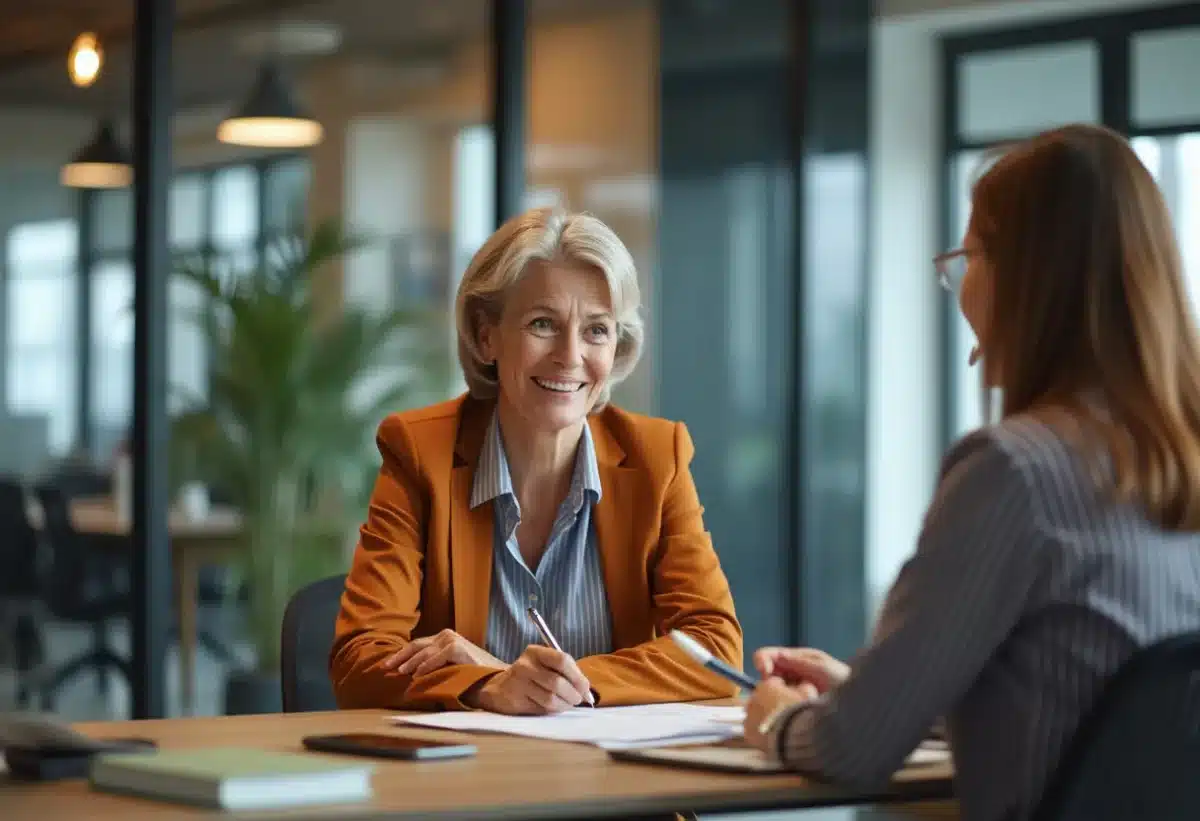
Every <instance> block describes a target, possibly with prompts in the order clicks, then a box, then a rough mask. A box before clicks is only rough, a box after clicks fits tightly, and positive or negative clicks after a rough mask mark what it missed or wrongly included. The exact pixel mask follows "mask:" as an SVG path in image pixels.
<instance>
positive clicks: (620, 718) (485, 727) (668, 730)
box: [392, 704, 746, 750]
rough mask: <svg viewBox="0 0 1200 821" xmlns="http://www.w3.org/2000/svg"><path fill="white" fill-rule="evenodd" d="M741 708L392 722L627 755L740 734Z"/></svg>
mask: <svg viewBox="0 0 1200 821" xmlns="http://www.w3.org/2000/svg"><path fill="white" fill-rule="evenodd" d="M745 715H746V713H745V710H744V708H742V707H710V706H707V705H701V704H646V705H638V706H635V707H597V708H591V707H577V708H575V709H573V710H567V711H566V712H564V713H558V714H557V715H550V716H505V715H498V714H496V713H483V712H469V713H433V714H429V715H406V716H395V717H393V718H392V721H395V722H397V723H400V724H412V725H416V726H419V727H435V728H439V729H444V730H458V731H460V732H478V733H503V734H506V735H520V736H527V737H529V738H544V739H550V740H552V741H573V742H578V743H582V744H593V745H595V746H597V747H602V748H604V749H606V750H630V749H638V748H641V747H663V746H668V745H673V744H704V743H710V742H716V741H724V740H726V739H729V738H735V737H737V736H740V735H741V734H742V721H743V719H744V718H745Z"/></svg>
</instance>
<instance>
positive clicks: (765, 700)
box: [742, 678, 818, 752]
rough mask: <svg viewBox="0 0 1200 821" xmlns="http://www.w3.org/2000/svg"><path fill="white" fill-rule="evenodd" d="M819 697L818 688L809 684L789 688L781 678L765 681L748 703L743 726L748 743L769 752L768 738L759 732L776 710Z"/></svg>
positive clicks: (755, 690) (756, 689) (755, 689)
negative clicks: (761, 725)
mask: <svg viewBox="0 0 1200 821" xmlns="http://www.w3.org/2000/svg"><path fill="white" fill-rule="evenodd" d="M817 695H818V694H817V688H816V687H814V686H813V685H811V684H808V683H807V682H806V683H804V684H797V685H795V686H789V685H787V684H785V683H784V681H783V679H779V678H768V679H766V680H765V681H763V682H762V683H761V684H759V685H758V686H757V687H756V688H754V694H753V695H752V696H750V700H749V701H748V702H746V721H745V723H744V724H743V725H742V729H743V732H744V734H745V738H746V743H747V744H750V745H751V746H754V747H757V748H758V749H760V750H762V751H763V752H767V737H766V736H765V735H764V734H763V733H762V732H760V731H759V725H760V724H762V723H763V721H765V720H766V718H767V717H768V716H770V715H772V714H773V713H774V712H775V711H776V710H778V709H780V708H782V707H785V706H789V705H792V704H801V703H803V702H805V701H812V700H813V699H814V698H817Z"/></svg>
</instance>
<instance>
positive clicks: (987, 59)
mask: <svg viewBox="0 0 1200 821" xmlns="http://www.w3.org/2000/svg"><path fill="white" fill-rule="evenodd" d="M1198 46H1200V7H1196V6H1194V5H1193V6H1192V7H1184V6H1178V7H1171V8H1162V9H1147V10H1141V11H1132V12H1122V13H1117V14H1109V15H1103V16H1096V17H1088V18H1080V19H1076V20H1068V21H1059V22H1057V23H1055V24H1054V25H1053V26H1047V27H1045V28H1039V27H1036V26H1035V27H1029V28H1022V29H1013V30H991V31H983V32H977V33H973V34H962V35H955V36H952V37H948V38H946V39H945V40H944V41H943V48H944V50H945V57H946V60H945V65H946V67H947V72H946V76H945V78H944V81H945V82H946V84H947V92H948V99H950V100H951V103H952V105H951V106H950V107H949V109H948V110H947V112H946V116H947V118H948V119H947V121H946V123H945V125H946V133H947V134H948V135H949V137H950V139H949V144H948V145H947V146H946V152H947V154H946V159H945V161H946V163H947V171H948V173H947V183H948V185H947V190H946V191H945V192H944V193H943V196H945V197H946V198H947V203H946V206H947V208H946V216H947V222H946V224H945V226H944V228H945V232H946V233H945V235H944V237H943V240H944V243H945V244H946V245H947V247H955V246H957V245H958V244H959V243H960V242H961V237H962V235H963V232H964V230H965V228H966V223H967V219H968V216H969V214H968V208H969V205H968V194H969V191H970V185H971V181H972V179H973V178H974V176H975V175H976V174H978V172H979V171H980V169H979V168H978V162H979V158H980V156H982V154H981V151H983V150H985V149H987V148H989V147H991V146H994V145H997V144H999V143H1003V142H1004V141H1006V140H1011V139H1019V138H1022V137H1027V136H1030V135H1032V134H1034V133H1037V132H1039V131H1042V130H1045V129H1047V128H1051V127H1054V126H1056V125H1060V124H1064V123H1069V122H1094V123H1102V124H1104V125H1106V126H1108V127H1110V128H1113V129H1115V130H1117V131H1119V132H1121V133H1123V134H1128V135H1130V138H1131V144H1132V146H1133V148H1134V150H1135V151H1136V152H1137V154H1138V156H1139V157H1140V158H1141V160H1142V162H1143V163H1144V164H1145V165H1146V167H1147V168H1148V169H1149V170H1150V172H1151V173H1152V174H1153V175H1154V176H1155V179H1156V180H1157V181H1158V184H1159V186H1160V188H1161V189H1162V192H1163V196H1164V198H1165V199H1166V201H1167V204H1168V206H1169V207H1170V209H1171V213H1172V215H1173V217H1174V220H1175V224H1176V230H1177V234H1178V237H1179V242H1180V246H1181V252H1182V257H1183V265H1184V272H1185V275H1186V276H1187V282H1188V289H1189V292H1190V297H1191V301H1192V304H1193V306H1196V307H1200V85H1197V84H1195V83H1187V82H1182V81H1181V78H1185V77H1191V76H1194V75H1195V73H1196V70H1197V68H1200V57H1198V55H1200V48H1198ZM1034 89H1036V92H1037V93H1030V91H1031V90H1034ZM950 118H952V119H950ZM1198 313H1200V312H1198ZM947 345H948V346H949V352H948V356H947V357H946V361H947V371H948V372H947V373H946V374H945V380H944V383H943V384H944V385H945V390H946V391H947V392H948V396H949V400H950V401H949V402H948V403H946V406H947V410H948V416H949V418H948V419H946V420H945V427H944V430H943V434H944V438H945V440H946V441H947V443H948V442H949V441H952V440H953V439H956V438H957V437H959V436H961V435H962V434H963V433H965V432H967V431H969V430H971V429H972V428H974V427H977V426H978V425H979V424H980V423H981V422H982V421H983V413H982V402H983V400H984V399H985V398H987V399H990V400H991V401H992V402H993V404H994V402H995V399H996V397H985V396H984V394H983V392H982V388H981V386H980V384H979V375H978V373H976V372H975V371H974V369H970V368H969V367H968V366H967V358H968V356H969V353H970V350H971V347H972V346H973V345H974V336H973V334H972V333H971V330H970V328H969V327H968V325H967V323H966V321H965V320H963V319H962V317H961V315H960V314H959V313H958V311H957V310H955V311H953V318H952V319H950V320H949V328H948V333H947Z"/></svg>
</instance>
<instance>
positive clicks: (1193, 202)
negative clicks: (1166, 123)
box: [1132, 129, 1200, 308]
mask: <svg viewBox="0 0 1200 821" xmlns="http://www.w3.org/2000/svg"><path fill="white" fill-rule="evenodd" d="M1132 143H1133V147H1134V150H1135V151H1137V153H1138V156H1139V157H1141V159H1142V162H1143V163H1145V164H1146V167H1147V168H1149V169H1150V173H1152V174H1153V175H1154V178H1155V179H1156V180H1157V181H1158V186H1159V188H1160V189H1162V192H1163V198H1164V199H1166V201H1167V206H1168V207H1169V208H1170V209H1171V216H1172V218H1173V219H1174V220H1175V233H1176V236H1177V237H1178V238H1179V250H1180V253H1181V255H1182V257H1183V270H1184V274H1185V275H1186V276H1187V284H1188V293H1189V295H1190V296H1191V300H1192V305H1193V306H1195V307H1197V308H1200V129H1197V131H1195V132H1193V133H1190V134H1179V135H1167V136H1163V137H1147V136H1142V137H1135V138H1133V140H1132Z"/></svg>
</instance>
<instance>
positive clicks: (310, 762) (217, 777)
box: [90, 748, 374, 810]
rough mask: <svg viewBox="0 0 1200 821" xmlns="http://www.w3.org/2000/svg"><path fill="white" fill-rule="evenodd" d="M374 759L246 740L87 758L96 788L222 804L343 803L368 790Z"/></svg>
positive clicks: (240, 807)
mask: <svg viewBox="0 0 1200 821" xmlns="http://www.w3.org/2000/svg"><path fill="white" fill-rule="evenodd" d="M373 769H374V768H373V766H372V765H371V764H369V763H365V762H360V761H351V760H343V759H341V758H338V757H334V756H326V755H315V754H312V753H283V752H267V751H264V750H253V749H244V748H208V749H195V750H167V751H159V752H153V753H116V754H103V755H99V756H97V757H96V758H95V759H94V760H93V761H92V766H91V773H90V782H91V785H92V788H93V789H96V790H100V791H103V792H116V793H126V794H130V795H138V796H142V797H145V798H158V799H162V800H166V801H175V802H179V803H185V804H198V805H201V806H205V807H214V808H217V809H224V810H253V809H277V808H282V807H293V806H302V805H305V804H342V803H353V802H358V801H365V800H367V799H369V798H370V797H371V773H372V771H373Z"/></svg>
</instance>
